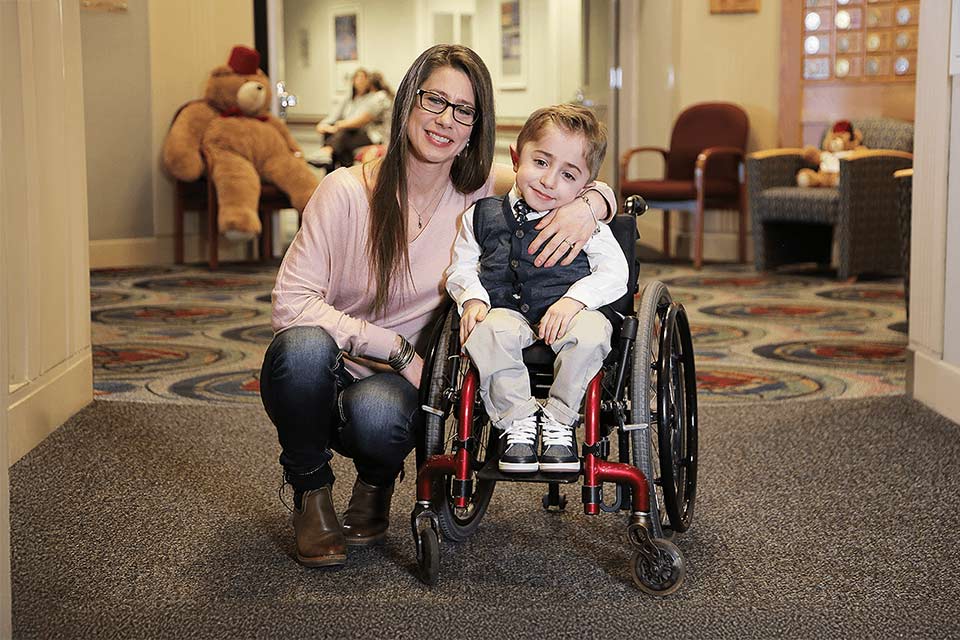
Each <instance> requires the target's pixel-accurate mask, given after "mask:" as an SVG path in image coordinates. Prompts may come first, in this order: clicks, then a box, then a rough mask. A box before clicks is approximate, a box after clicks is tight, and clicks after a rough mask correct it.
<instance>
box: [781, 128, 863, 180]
mask: <svg viewBox="0 0 960 640" xmlns="http://www.w3.org/2000/svg"><path fill="white" fill-rule="evenodd" d="M862 141H863V134H862V133H861V132H860V130H859V129H854V127H853V125H852V124H851V123H850V121H849V120H839V121H837V122H835V123H833V126H832V127H830V132H829V133H828V134H827V135H826V136H824V138H823V145H822V147H823V150H822V151H821V150H819V149H817V148H816V147H813V146H809V145H808V146H806V147H804V148H803V161H804V163H805V164H807V165H810V166H814V167H817V169H816V170H815V169H810V168H803V169H800V171H798V172H797V186H800V187H836V186H837V185H838V184H839V182H840V159H841V158H845V157H847V156H849V155H850V154H851V153H853V152H854V151H856V150H858V149H865V148H866V147H864V146H863V145H862V144H860V143H861V142H862Z"/></svg>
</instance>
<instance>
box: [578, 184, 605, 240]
mask: <svg viewBox="0 0 960 640" xmlns="http://www.w3.org/2000/svg"><path fill="white" fill-rule="evenodd" d="M580 199H581V200H583V201H584V202H586V203H587V207H588V208H589V209H590V215H591V216H592V217H593V224H594V225H595V228H594V230H593V235H597V234H598V233H600V221H599V220H597V214H596V212H595V211H594V210H593V203H592V202H590V198H588V197H587V194H586V193H583V194H581V195H580Z"/></svg>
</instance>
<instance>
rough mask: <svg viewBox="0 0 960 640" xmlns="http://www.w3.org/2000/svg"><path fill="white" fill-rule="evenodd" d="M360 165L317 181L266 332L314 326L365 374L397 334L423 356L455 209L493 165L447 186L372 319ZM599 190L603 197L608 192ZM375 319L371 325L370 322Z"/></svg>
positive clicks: (440, 297) (439, 300)
mask: <svg viewBox="0 0 960 640" xmlns="http://www.w3.org/2000/svg"><path fill="white" fill-rule="evenodd" d="M359 170H360V167H353V168H344V169H338V170H337V171H334V172H333V173H331V174H330V175H328V176H327V177H326V178H324V179H323V180H322V181H321V182H320V186H319V187H317V190H316V191H315V192H314V193H313V196H312V197H311V198H310V201H309V202H308V203H307V206H306V208H305V209H304V210H303V222H302V225H301V227H300V231H299V232H298V233H297V235H296V237H295V238H294V239H293V243H292V244H291V245H290V248H289V249H288V250H287V253H286V255H285V256H284V258H283V263H282V264H281V265H280V272H279V273H278V274H277V283H276V285H275V286H274V288H273V318H272V320H273V330H274V331H276V332H278V333H279V332H281V331H284V330H286V329H289V328H290V327H298V326H313V327H321V328H323V329H324V330H326V332H327V333H329V334H330V335H331V336H332V337H333V339H334V340H335V341H336V342H337V345H339V346H340V348H341V349H343V350H344V351H345V352H346V353H347V354H348V356H349V359H348V360H347V362H346V364H347V368H348V370H349V371H350V372H351V373H352V374H353V375H354V376H356V377H361V378H362V377H365V376H367V375H370V373H372V372H373V371H374V370H380V371H384V370H389V368H388V367H387V366H386V365H384V364H381V363H379V362H371V361H370V359H372V360H381V361H382V360H386V359H387V358H388V357H389V355H390V351H391V350H392V349H393V345H394V341H395V340H396V336H397V334H400V335H402V336H404V337H405V338H406V339H407V340H409V341H410V343H411V344H413V345H414V347H416V349H417V352H418V353H420V354H422V353H423V352H424V350H425V348H426V344H425V341H426V340H427V339H428V336H427V335H426V334H427V333H428V331H427V330H428V329H429V326H430V324H431V322H432V321H433V320H434V318H435V317H436V315H437V312H438V310H439V308H440V306H441V305H442V304H443V302H444V299H445V298H446V292H445V291H444V288H443V274H444V271H445V270H446V268H447V266H449V264H450V261H451V259H452V257H453V242H454V240H455V239H456V237H457V223H458V220H459V218H460V214H462V213H463V212H464V211H466V210H467V209H468V208H469V207H470V206H472V205H473V203H474V202H476V201H477V200H479V199H480V198H485V197H487V196H490V195H494V193H493V185H494V169H493V168H491V171H490V176H489V177H488V178H487V181H486V183H484V185H483V186H482V187H480V188H479V189H478V190H476V191H474V192H473V193H469V194H462V193H459V192H457V190H456V189H454V188H453V185H452V184H451V185H448V187H447V190H446V191H445V192H444V194H443V196H442V197H441V199H440V204H439V205H438V206H437V210H436V213H435V214H434V215H433V216H432V217H431V218H430V220H429V221H428V222H427V224H426V225H425V226H424V228H423V230H422V231H421V232H420V235H418V236H417V237H416V238H415V239H414V240H413V241H412V242H411V243H410V244H409V245H408V252H409V254H410V270H411V272H412V274H413V282H412V286H411V283H410V282H409V281H408V282H407V283H406V286H404V287H401V286H398V287H397V288H396V289H394V291H393V292H391V293H392V295H391V296H390V300H389V302H388V304H387V309H386V311H385V312H384V315H383V317H379V318H373V317H371V315H370V311H369V309H370V305H371V303H372V302H373V291H372V289H371V282H372V279H371V277H370V276H371V273H370V264H369V261H368V259H367V251H366V243H367V229H368V227H369V216H370V206H369V201H368V199H367V192H366V189H365V187H364V185H363V183H362V182H361V180H362V177H360V173H359ZM598 190H599V191H600V192H601V193H602V194H603V196H604V197H605V198H606V199H607V201H608V202H615V199H614V197H613V191H612V190H611V189H610V188H609V187H608V186H607V185H603V184H598ZM374 321H375V322H376V323H374Z"/></svg>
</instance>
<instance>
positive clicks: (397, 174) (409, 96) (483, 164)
mask: <svg viewBox="0 0 960 640" xmlns="http://www.w3.org/2000/svg"><path fill="white" fill-rule="evenodd" d="M441 67H453V68H454V69H457V70H458V71H462V72H463V73H464V74H466V76H467V77H468V78H469V79H470V84H471V85H473V95H474V99H475V101H476V107H477V111H478V113H479V120H478V121H477V122H476V123H475V124H474V125H473V130H472V131H471V132H470V141H469V144H468V145H467V147H466V148H465V149H464V150H463V151H462V152H461V153H460V155H459V156H458V157H457V158H456V159H455V160H454V162H453V166H452V167H451V169H450V180H451V181H452V182H453V186H454V188H455V189H456V190H457V191H459V192H460V193H464V194H466V193H471V192H473V191H476V190H477V189H479V188H480V187H482V186H483V184H484V183H485V182H486V181H487V178H488V177H489V175H490V167H491V165H492V164H493V145H494V139H495V137H496V123H495V120H494V114H493V84H492V83H491V81H490V72H489V71H487V67H486V65H485V64H483V60H481V59H480V56H478V55H477V54H476V53H475V52H473V51H472V50H470V49H468V48H466V47H463V46H460V45H436V46H434V47H431V48H429V49H427V50H426V51H424V52H423V53H421V54H420V57H418V58H417V59H416V60H415V61H414V63H413V64H412V65H411V66H410V69H408V70H407V73H406V75H404V76H403V80H401V81H400V86H399V87H397V97H396V99H395V100H394V102H393V116H392V118H391V121H390V141H389V144H388V146H387V153H386V155H385V156H384V158H383V160H382V161H381V162H380V166H379V169H378V171H377V177H376V185H375V186H374V188H373V193H372V194H371V196H370V229H369V234H368V239H367V255H368V256H369V258H370V263H371V266H372V270H371V275H372V279H373V280H374V282H372V283H371V284H372V285H373V286H374V299H373V304H372V306H371V309H370V310H371V312H372V314H373V316H374V317H377V316H379V315H381V314H382V313H383V312H384V311H385V310H386V306H387V300H388V298H389V297H390V291H391V287H392V288H393V289H394V290H395V291H400V292H401V295H402V291H403V280H404V278H407V277H409V278H412V274H411V273H410V256H409V254H408V253H407V195H408V192H407V154H408V153H409V152H410V145H409V140H408V139H407V120H408V118H409V116H410V113H411V111H413V109H415V108H417V109H418V108H420V107H419V104H418V103H417V89H419V88H420V87H421V86H422V85H423V83H424V82H426V81H427V78H428V77H430V74H431V73H433V72H434V71H435V70H436V69H438V68H441ZM438 250H439V248H438Z"/></svg>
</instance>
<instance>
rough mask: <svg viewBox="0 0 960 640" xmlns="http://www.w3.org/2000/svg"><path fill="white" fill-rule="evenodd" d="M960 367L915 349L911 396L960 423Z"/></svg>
mask: <svg viewBox="0 0 960 640" xmlns="http://www.w3.org/2000/svg"><path fill="white" fill-rule="evenodd" d="M957 389H960V367H956V366H954V365H952V364H950V363H949V362H945V361H943V360H940V359H939V358H935V357H933V356H931V355H928V354H925V353H922V352H920V351H917V352H915V353H914V354H913V397H914V399H915V400H917V401H919V402H922V403H923V404H925V405H927V406H928V407H930V408H931V409H933V410H934V411H936V412H937V413H939V414H941V415H943V416H945V417H947V418H949V419H950V420H953V421H954V422H956V423H958V424H960V394H957Z"/></svg>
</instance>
